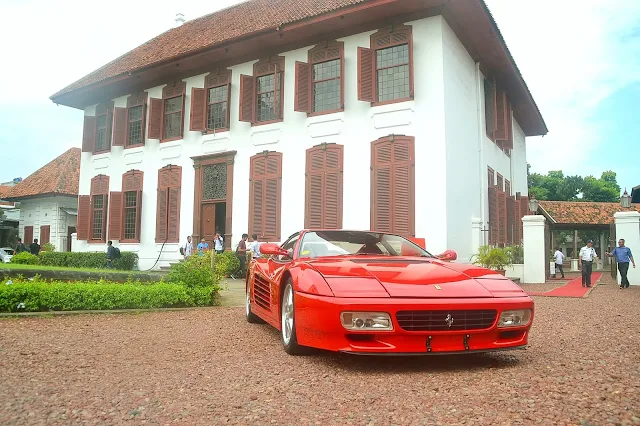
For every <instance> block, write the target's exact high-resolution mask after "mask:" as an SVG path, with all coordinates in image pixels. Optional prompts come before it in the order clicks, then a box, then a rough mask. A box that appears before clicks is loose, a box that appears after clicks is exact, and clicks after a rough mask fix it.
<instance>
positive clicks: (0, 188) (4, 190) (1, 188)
mask: <svg viewBox="0 0 640 426" xmlns="http://www.w3.org/2000/svg"><path fill="white" fill-rule="evenodd" d="M11 188H13V187H11V186H9V185H0V200H2V199H3V198H4V197H6V196H7V194H8V193H9V191H11Z"/></svg>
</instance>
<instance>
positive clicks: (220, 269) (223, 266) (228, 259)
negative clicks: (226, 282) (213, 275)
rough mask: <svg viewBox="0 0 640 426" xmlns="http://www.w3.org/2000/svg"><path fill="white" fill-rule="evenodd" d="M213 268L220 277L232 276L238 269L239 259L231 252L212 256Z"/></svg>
mask: <svg viewBox="0 0 640 426" xmlns="http://www.w3.org/2000/svg"><path fill="white" fill-rule="evenodd" d="M213 267H214V269H215V270H216V272H217V274H218V275H220V276H221V277H228V276H231V275H234V274H235V273H236V272H237V271H238V269H240V259H238V256H236V253H235V252H233V251H225V252H222V253H221V254H217V253H216V254H214V255H213Z"/></svg>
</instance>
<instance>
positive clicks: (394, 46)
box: [358, 25, 414, 105]
mask: <svg viewBox="0 0 640 426" xmlns="http://www.w3.org/2000/svg"><path fill="white" fill-rule="evenodd" d="M413 96H414V95H413V42H412V33H411V27H410V26H407V25H401V26H398V27H393V26H392V27H391V28H389V29H386V30H380V31H378V32H377V33H375V34H373V35H372V36H371V45H370V48H363V47H359V48H358V99H359V100H361V101H366V102H372V103H373V104H374V105H375V104H385V103H391V102H401V101H406V100H410V99H413Z"/></svg>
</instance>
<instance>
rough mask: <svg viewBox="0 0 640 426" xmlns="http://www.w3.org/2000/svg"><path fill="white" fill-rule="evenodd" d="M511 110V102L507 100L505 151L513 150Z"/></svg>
mask: <svg viewBox="0 0 640 426" xmlns="http://www.w3.org/2000/svg"><path fill="white" fill-rule="evenodd" d="M512 113H513V109H512V108H511V102H510V101H509V98H507V139H506V140H505V141H504V144H503V145H504V147H505V148H506V149H513V116H512Z"/></svg>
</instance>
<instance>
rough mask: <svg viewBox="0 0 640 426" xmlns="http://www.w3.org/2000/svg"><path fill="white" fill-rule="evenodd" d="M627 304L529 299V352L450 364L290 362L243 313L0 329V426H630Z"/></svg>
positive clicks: (637, 376) (634, 382)
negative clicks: (531, 313)
mask: <svg viewBox="0 0 640 426" xmlns="http://www.w3.org/2000/svg"><path fill="white" fill-rule="evenodd" d="M607 279H608V280H609V282H611V281H610V278H608V275H607V277H604V278H603V280H604V281H605V282H606V281H607ZM639 302H640V287H632V288H631V289H628V290H619V289H618V287H617V286H614V285H611V284H609V285H600V286H598V287H597V288H595V289H594V291H592V292H591V295H590V296H589V298H587V299H565V298H555V297H536V308H537V312H536V315H537V316H536V319H535V324H534V327H533V331H532V334H531V339H530V344H531V347H530V348H529V349H527V350H526V351H518V352H512V353H500V354H493V355H475V356H461V357H411V358H371V357H358V356H342V355H332V354H325V353H321V354H316V355H313V356H308V357H291V356H288V355H286V354H285V353H284V351H283V350H282V348H281V344H280V341H279V335H278V333H277V332H275V331H274V330H271V329H270V328H268V327H267V326H264V325H250V324H247V323H246V322H245V320H244V317H243V310H242V308H225V307H222V308H212V309H199V310H190V311H180V312H175V311H174V312H158V313H145V314H137V315H134V314H119V315H93V316H89V315H80V316H63V317H55V318H20V319H2V320H0V424H3V425H21V424H65V425H75V424H101V425H110V424H123V423H126V422H127V421H129V423H132V424H143V423H145V424H188V425H200V424H207V425H211V424H261V425H262V424H296V425H306V424H322V425H345V424H357V425H392V424H397V425H414V424H416V425H417V424H420V425H422V424H437V425H452V424H476V425H488V424H554V425H556V424H565V423H566V424H593V425H606V424H634V422H635V423H640V403H639V402H640V317H639V316H638V313H639V312H640V311H639V307H640V303H639Z"/></svg>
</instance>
